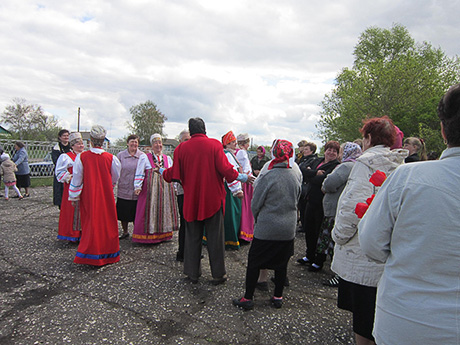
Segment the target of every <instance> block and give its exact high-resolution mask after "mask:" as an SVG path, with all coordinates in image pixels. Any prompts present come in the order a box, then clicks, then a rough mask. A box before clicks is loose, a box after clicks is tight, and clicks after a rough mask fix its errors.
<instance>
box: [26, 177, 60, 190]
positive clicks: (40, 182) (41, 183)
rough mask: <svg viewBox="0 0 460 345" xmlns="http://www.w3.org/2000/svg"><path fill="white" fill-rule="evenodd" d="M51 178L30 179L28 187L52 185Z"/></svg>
mask: <svg viewBox="0 0 460 345" xmlns="http://www.w3.org/2000/svg"><path fill="white" fill-rule="evenodd" d="M53 179H54V177H53V176H50V177H35V178H33V177H32V178H31V179H30V187H31V188H34V187H48V186H52V185H53Z"/></svg>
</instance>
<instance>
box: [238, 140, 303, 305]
mask: <svg viewBox="0 0 460 345" xmlns="http://www.w3.org/2000/svg"><path fill="white" fill-rule="evenodd" d="M272 154H273V157H274V159H273V160H272V161H271V162H270V163H269V165H268V170H267V172H266V173H265V174H261V175H259V178H258V180H257V183H256V184H255V188H254V196H253V199H252V204H251V209H252V213H253V215H254V221H255V225H254V240H253V242H252V244H251V248H250V249H249V254H248V266H247V270H246V292H245V295H244V297H242V298H240V299H234V300H233V304H234V305H235V306H238V307H241V308H243V309H245V310H250V309H252V308H253V307H254V302H253V296H254V290H255V288H256V284H257V279H258V277H259V271H260V270H261V269H273V270H275V292H274V296H273V297H272V298H271V302H272V304H273V306H274V307H276V308H280V307H281V306H282V304H283V288H284V282H285V280H286V271H287V264H288V261H289V259H290V257H291V256H292V255H293V254H294V237H295V229H296V224H297V202H298V200H299V197H300V191H301V184H302V175H301V173H300V171H299V170H298V169H292V167H291V165H290V162H289V158H291V157H293V154H294V148H293V146H292V144H291V143H290V142H289V141H287V140H276V141H275V142H274V144H273V147H272Z"/></svg>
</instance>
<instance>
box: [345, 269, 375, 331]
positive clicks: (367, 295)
mask: <svg viewBox="0 0 460 345" xmlns="http://www.w3.org/2000/svg"><path fill="white" fill-rule="evenodd" d="M376 297H377V288H376V287H372V286H365V285H360V284H356V283H352V282H349V281H346V280H344V279H342V278H339V291H338V298H337V306H338V307H339V308H340V309H345V310H348V311H351V312H352V313H353V332H355V333H356V334H359V335H361V336H363V337H365V338H367V339H370V340H374V337H373V336H372V329H373V328H374V314H375V300H376Z"/></svg>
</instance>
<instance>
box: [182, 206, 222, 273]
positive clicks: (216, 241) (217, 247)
mask: <svg viewBox="0 0 460 345" xmlns="http://www.w3.org/2000/svg"><path fill="white" fill-rule="evenodd" d="M205 227H206V238H207V247H208V254H209V264H210V266H211V274H212V276H213V278H222V277H223V276H224V275H225V274H226V271H225V235H224V217H223V213H222V207H221V208H220V209H219V211H217V212H216V213H215V214H214V215H212V216H211V217H209V218H206V219H204V220H201V221H198V220H197V221H193V222H187V225H186V229H185V245H184V273H185V274H186V275H187V276H189V277H190V278H191V279H198V277H200V276H201V248H202V241H203V232H204V228H205Z"/></svg>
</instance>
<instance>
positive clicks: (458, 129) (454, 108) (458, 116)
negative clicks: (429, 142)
mask: <svg viewBox="0 0 460 345" xmlns="http://www.w3.org/2000/svg"><path fill="white" fill-rule="evenodd" d="M438 116H439V119H440V120H441V123H442V125H443V128H444V133H445V135H446V140H447V145H449V146H460V84H456V85H454V86H452V87H451V88H450V89H449V90H448V91H447V92H446V94H445V95H444V96H443V97H442V98H441V101H440V102H439V105H438Z"/></svg>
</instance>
